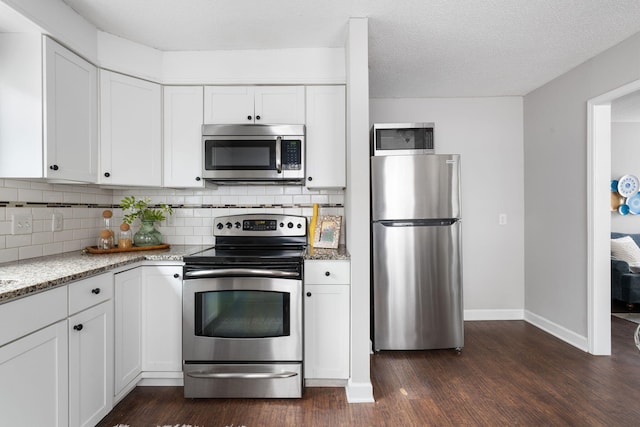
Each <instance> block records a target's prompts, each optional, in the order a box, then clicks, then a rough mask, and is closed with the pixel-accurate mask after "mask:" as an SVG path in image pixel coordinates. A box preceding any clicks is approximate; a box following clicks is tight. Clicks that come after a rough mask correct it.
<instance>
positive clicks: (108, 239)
mask: <svg viewBox="0 0 640 427" xmlns="http://www.w3.org/2000/svg"><path fill="white" fill-rule="evenodd" d="M111 233H112V232H111V230H107V229H102V230H101V231H100V237H99V238H98V249H113V235H112V234H111Z"/></svg>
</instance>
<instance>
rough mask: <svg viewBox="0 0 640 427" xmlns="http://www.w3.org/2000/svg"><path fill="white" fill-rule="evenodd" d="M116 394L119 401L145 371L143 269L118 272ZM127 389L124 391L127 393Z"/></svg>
mask: <svg viewBox="0 0 640 427" xmlns="http://www.w3.org/2000/svg"><path fill="white" fill-rule="evenodd" d="M114 286H115V304H114V314H115V316H114V317H115V319H114V325H115V333H114V341H115V342H114V349H115V351H114V353H115V360H114V395H115V397H116V399H115V400H116V401H117V400H119V398H120V397H122V396H121V394H126V393H127V392H128V391H130V390H131V389H132V388H133V387H135V385H136V382H137V381H136V380H137V379H139V376H140V374H141V372H142V313H141V310H140V307H141V305H142V270H141V269H140V268H133V269H131V270H126V271H123V272H121V273H116V274H114ZM123 391H124V393H123Z"/></svg>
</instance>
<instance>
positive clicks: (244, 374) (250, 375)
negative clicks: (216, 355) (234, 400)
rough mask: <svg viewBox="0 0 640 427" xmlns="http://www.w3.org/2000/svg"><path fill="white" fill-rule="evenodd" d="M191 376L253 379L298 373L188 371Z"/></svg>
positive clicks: (284, 376) (280, 376) (295, 373)
mask: <svg viewBox="0 0 640 427" xmlns="http://www.w3.org/2000/svg"><path fill="white" fill-rule="evenodd" d="M187 375H188V376H190V377H192V378H231V379H255V378H267V379H268V378H291V377H295V376H296V375H298V373H297V372H291V371H285V372H192V373H188V374H187Z"/></svg>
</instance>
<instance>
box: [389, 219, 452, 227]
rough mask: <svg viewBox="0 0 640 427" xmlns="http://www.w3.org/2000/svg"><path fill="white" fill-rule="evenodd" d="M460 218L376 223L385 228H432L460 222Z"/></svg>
mask: <svg viewBox="0 0 640 427" xmlns="http://www.w3.org/2000/svg"><path fill="white" fill-rule="evenodd" d="M460 221H461V219H460V218H438V219H422V220H410V221H403V220H384V221H376V222H378V223H379V224H381V225H383V226H385V227H432V226H447V225H452V224H455V223H456V222H460Z"/></svg>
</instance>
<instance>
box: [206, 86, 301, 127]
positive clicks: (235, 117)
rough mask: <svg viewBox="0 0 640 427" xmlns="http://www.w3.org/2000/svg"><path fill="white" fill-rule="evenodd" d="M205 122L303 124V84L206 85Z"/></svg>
mask: <svg viewBox="0 0 640 427" xmlns="http://www.w3.org/2000/svg"><path fill="white" fill-rule="evenodd" d="M204 99H205V102H204V122H205V123H207V124H254V123H255V124H304V120H305V114H304V107H305V106H304V86H206V87H205V88H204Z"/></svg>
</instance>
